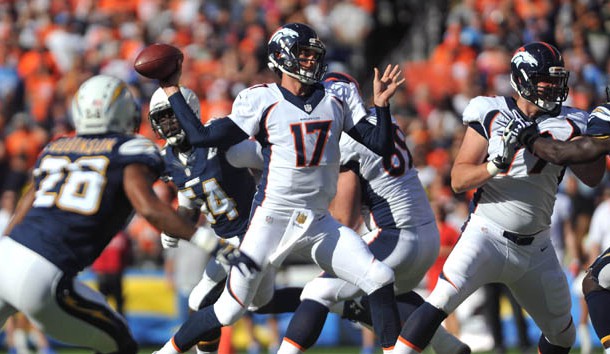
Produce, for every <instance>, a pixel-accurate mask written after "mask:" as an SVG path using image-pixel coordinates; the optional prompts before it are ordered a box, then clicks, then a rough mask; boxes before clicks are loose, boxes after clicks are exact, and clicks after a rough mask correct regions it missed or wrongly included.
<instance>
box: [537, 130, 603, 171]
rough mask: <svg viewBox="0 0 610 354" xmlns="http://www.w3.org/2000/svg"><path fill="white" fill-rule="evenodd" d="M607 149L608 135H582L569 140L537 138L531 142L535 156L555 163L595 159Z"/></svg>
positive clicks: (565, 163) (564, 163)
mask: <svg viewBox="0 0 610 354" xmlns="http://www.w3.org/2000/svg"><path fill="white" fill-rule="evenodd" d="M609 151H610V139H608V136H604V137H583V138H580V139H575V140H571V141H569V142H568V141H559V140H553V139H551V138H538V139H536V141H534V144H533V152H534V154H535V155H536V156H538V157H540V158H541V159H543V160H546V161H548V162H551V163H554V164H556V165H571V164H574V163H583V162H591V161H595V160H596V159H597V158H599V157H600V156H602V155H604V154H607V153H608V152H609Z"/></svg>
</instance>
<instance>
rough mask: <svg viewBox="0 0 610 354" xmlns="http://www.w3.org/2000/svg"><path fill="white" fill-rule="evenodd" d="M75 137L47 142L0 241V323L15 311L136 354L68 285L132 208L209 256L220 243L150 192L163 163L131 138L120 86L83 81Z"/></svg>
mask: <svg viewBox="0 0 610 354" xmlns="http://www.w3.org/2000/svg"><path fill="white" fill-rule="evenodd" d="M72 117H73V118H74V125H75V128H76V136H74V137H64V138H60V139H57V140H55V141H53V142H51V143H49V144H48V145H47V146H46V147H45V149H44V151H43V152H42V153H41V155H40V157H39V159H38V161H37V162H36V165H35V168H34V171H33V178H32V188H31V189H30V190H29V191H28V192H27V194H26V195H25V196H24V197H23V198H22V200H21V201H20V203H19V205H18V207H17V210H16V212H15V216H14V218H13V219H12V221H11V223H10V225H9V226H8V228H7V230H6V231H5V233H6V235H7V236H2V237H0V324H4V322H5V321H6V319H7V318H8V317H9V316H10V315H12V314H14V313H15V312H17V311H21V312H23V313H24V314H25V315H26V316H27V317H28V318H29V319H30V320H32V322H33V323H35V324H36V326H37V327H39V328H40V329H41V330H42V331H44V332H45V333H48V334H49V335H51V336H52V337H54V338H56V339H58V340H60V341H62V342H66V343H70V344H73V345H76V346H81V347H87V348H91V349H93V350H95V351H96V352H99V353H117V354H135V353H137V352H138V348H137V347H138V346H137V343H136V342H135V340H134V338H133V337H132V335H131V332H130V331H129V328H128V327H127V324H126V322H125V320H124V319H123V318H122V317H121V316H120V315H119V314H118V313H117V312H116V311H114V310H113V309H112V308H111V307H110V306H109V305H108V303H107V302H106V301H105V299H104V296H103V295H102V294H100V293H99V292H97V291H94V290H93V289H91V288H89V287H88V286H86V285H85V284H83V283H82V282H80V281H78V280H77V279H76V276H77V274H78V273H79V272H80V271H82V270H83V269H84V268H85V267H87V266H90V265H91V263H93V261H94V260H95V259H96V258H97V257H98V256H99V254H100V253H101V252H102V250H103V249H104V248H105V247H106V245H107V244H108V243H109V242H110V240H111V239H112V238H113V236H114V235H116V233H117V232H118V231H119V230H120V229H121V228H122V227H124V226H125V224H126V223H127V222H128V221H129V219H130V217H131V215H132V212H133V211H134V209H135V211H136V212H137V213H139V214H140V215H142V216H143V217H145V218H146V220H147V221H148V222H150V223H151V224H152V225H154V226H155V227H157V228H158V229H160V230H164V231H165V232H167V233H170V234H171V235H174V236H175V237H178V238H181V239H186V240H189V239H190V240H191V241H193V242H195V243H197V244H198V245H200V246H201V247H202V248H204V249H205V250H207V251H208V252H212V251H213V250H214V249H215V248H216V247H217V244H218V243H219V242H218V241H217V240H216V237H214V236H208V235H207V233H206V231H205V230H201V229H198V228H196V227H195V226H194V225H193V224H192V223H190V222H188V221H186V220H185V219H183V218H181V217H180V216H179V215H178V214H177V213H176V212H175V211H174V210H173V209H172V208H171V206H169V205H167V204H165V203H164V202H163V201H162V200H160V199H159V198H158V197H157V196H156V194H155V193H154V191H153V189H152V184H153V182H154V181H155V180H156V179H157V178H158V177H159V174H160V173H161V170H162V167H163V162H162V160H161V156H160V154H159V150H158V149H157V147H156V145H155V144H154V143H153V142H151V141H150V140H148V139H145V138H143V137H141V136H138V135H135V134H134V132H135V131H137V129H138V128H139V122H140V112H139V109H138V107H137V105H136V103H135V101H134V99H133V96H132V95H131V93H130V92H129V89H128V88H127V85H126V84H125V83H124V82H122V81H121V80H119V79H117V78H114V77H111V76H107V75H98V76H94V77H92V78H90V79H88V80H87V81H85V82H84V83H83V84H82V85H81V86H80V87H79V90H78V92H77V93H76V95H75V97H74V100H73V105H72Z"/></svg>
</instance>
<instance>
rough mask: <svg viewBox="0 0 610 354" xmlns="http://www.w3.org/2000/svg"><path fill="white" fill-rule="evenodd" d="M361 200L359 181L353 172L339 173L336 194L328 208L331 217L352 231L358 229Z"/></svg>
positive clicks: (360, 218)
mask: <svg viewBox="0 0 610 354" xmlns="http://www.w3.org/2000/svg"><path fill="white" fill-rule="evenodd" d="M361 200H362V192H361V189H360V181H359V180H358V176H357V175H356V174H355V173H354V171H351V170H346V171H342V172H341V173H339V180H338V181H337V194H335V198H334V199H333V200H332V202H331V204H330V208H329V209H330V212H331V214H332V216H333V217H334V218H335V219H337V220H338V221H339V222H340V223H342V224H343V225H345V226H347V227H350V228H352V229H354V230H356V229H358V227H359V226H360V223H361V222H362V216H361V214H360V213H361Z"/></svg>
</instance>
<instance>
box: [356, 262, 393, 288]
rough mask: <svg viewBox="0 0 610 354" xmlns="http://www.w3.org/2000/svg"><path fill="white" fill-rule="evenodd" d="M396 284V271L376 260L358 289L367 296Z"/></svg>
mask: <svg viewBox="0 0 610 354" xmlns="http://www.w3.org/2000/svg"><path fill="white" fill-rule="evenodd" d="M393 282H394V271H393V270H392V268H390V267H388V266H387V265H385V264H384V263H382V262H380V261H378V260H375V261H374V262H373V263H371V267H370V268H369V270H368V271H367V272H366V275H365V277H364V278H363V279H361V280H360V284H356V285H358V287H359V288H360V289H362V290H363V291H364V292H366V293H367V295H370V294H371V293H373V292H374V291H376V290H378V289H380V288H382V287H384V286H386V285H388V284H390V283H393Z"/></svg>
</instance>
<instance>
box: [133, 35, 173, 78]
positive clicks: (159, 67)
mask: <svg viewBox="0 0 610 354" xmlns="http://www.w3.org/2000/svg"><path fill="white" fill-rule="evenodd" d="M183 59H184V55H183V54H182V52H181V51H180V49H178V48H176V47H174V46H172V45H169V44H163V43H155V44H152V45H149V46H148V47H146V48H144V49H142V51H141V52H140V53H139V54H138V56H137V57H136V61H135V62H134V64H133V67H134V69H135V70H136V71H137V72H138V73H139V74H140V75H142V76H145V77H147V78H149V79H158V80H160V79H164V78H166V77H168V76H170V75H171V74H173V73H174V72H175V71H176V70H177V69H178V68H180V65H182V60H183Z"/></svg>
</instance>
